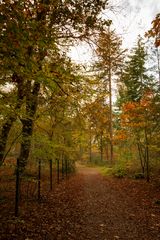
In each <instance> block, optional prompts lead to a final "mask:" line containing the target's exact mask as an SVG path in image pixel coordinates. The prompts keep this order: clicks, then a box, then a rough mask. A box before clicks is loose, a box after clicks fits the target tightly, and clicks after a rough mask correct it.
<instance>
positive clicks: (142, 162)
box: [137, 143, 145, 175]
mask: <svg viewBox="0 0 160 240" xmlns="http://www.w3.org/2000/svg"><path fill="white" fill-rule="evenodd" d="M137 147H138V153H139V159H140V163H141V168H142V173H143V175H144V169H145V168H144V161H143V156H142V149H141V146H140V143H137Z"/></svg>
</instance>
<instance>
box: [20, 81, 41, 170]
mask: <svg viewBox="0 0 160 240" xmlns="http://www.w3.org/2000/svg"><path fill="white" fill-rule="evenodd" d="M27 90H28V95H27V97H26V118H24V119H22V120H21V121H22V125H23V127H22V143H21V150H20V155H19V165H20V173H21V174H22V173H23V172H24V170H25V167H26V165H27V161H28V157H29V152H30V147H31V139H32V132H33V123H34V117H35V114H36V110H37V103H38V93H39V90H40V83H37V82H35V83H34V86H33V91H31V82H28V86H27ZM29 91H30V92H29Z"/></svg>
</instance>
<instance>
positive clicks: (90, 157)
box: [89, 127, 92, 162]
mask: <svg viewBox="0 0 160 240" xmlns="http://www.w3.org/2000/svg"><path fill="white" fill-rule="evenodd" d="M89 161H90V162H92V136H91V127H90V132H89Z"/></svg>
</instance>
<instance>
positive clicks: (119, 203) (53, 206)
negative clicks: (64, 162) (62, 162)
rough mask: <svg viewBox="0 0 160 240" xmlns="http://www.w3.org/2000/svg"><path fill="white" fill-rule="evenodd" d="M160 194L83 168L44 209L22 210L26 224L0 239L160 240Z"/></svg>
mask: <svg viewBox="0 0 160 240" xmlns="http://www.w3.org/2000/svg"><path fill="white" fill-rule="evenodd" d="M137 186H138V187H137ZM158 194H159V192H156V191H155V189H153V186H152V185H147V184H146V183H145V182H144V181H142V180H141V181H133V180H129V179H114V178H104V177H102V176H101V175H100V174H99V173H98V171H97V170H96V169H94V168H85V167H82V166H78V174H76V175H75V176H73V177H71V178H70V179H69V180H67V181H63V182H62V183H61V184H60V185H59V186H58V187H56V189H55V190H54V191H53V192H52V193H49V194H48V195H45V196H44V197H43V201H42V202H41V203H40V204H37V203H36V204H33V203H31V205H27V208H25V209H23V211H22V210H21V218H22V219H23V220H24V223H21V222H20V224H19V226H18V228H17V229H16V231H15V230H14V231H13V229H12V231H10V230H7V229H6V233H5V234H4V235H0V236H1V237H0V239H3V240H4V239H5V240H14V239H16V240H17V239H23V240H26V239H27V240H33V239H34V240H40V239H41V240H87V239H90V240H114V239H121V240H123V239H124V240H125V239H126V240H131V239H134V240H158V239H160V207H159V206H156V205H155V204H154V198H155V197H157V195H158ZM9 231H10V232H9ZM13 232H14V233H13Z"/></svg>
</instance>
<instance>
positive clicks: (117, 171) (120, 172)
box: [113, 165, 127, 178]
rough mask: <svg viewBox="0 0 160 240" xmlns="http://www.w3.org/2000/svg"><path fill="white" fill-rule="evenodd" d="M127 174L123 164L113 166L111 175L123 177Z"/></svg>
mask: <svg viewBox="0 0 160 240" xmlns="http://www.w3.org/2000/svg"><path fill="white" fill-rule="evenodd" d="M126 175H127V172H126V169H125V168H124V167H123V166H120V165H117V166H115V167H114V168H113V176H115V177H117V178H124V177H125V176H126Z"/></svg>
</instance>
